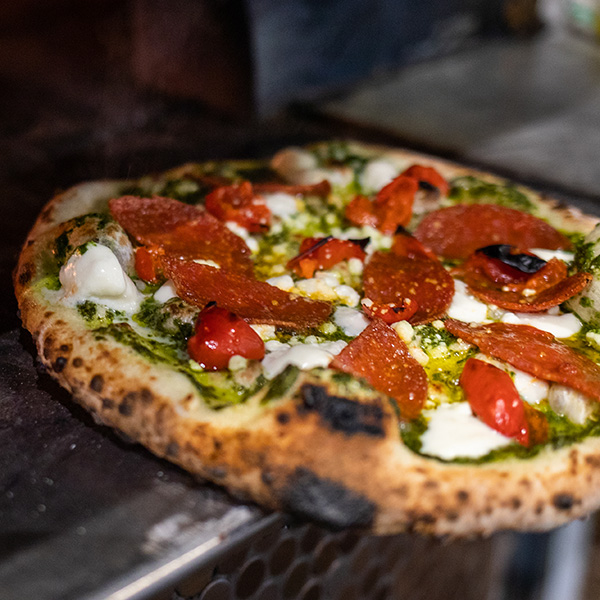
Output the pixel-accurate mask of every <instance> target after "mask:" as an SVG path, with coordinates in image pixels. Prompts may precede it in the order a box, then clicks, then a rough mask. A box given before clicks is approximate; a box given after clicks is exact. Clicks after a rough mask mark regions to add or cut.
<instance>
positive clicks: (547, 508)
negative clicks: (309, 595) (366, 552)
mask: <svg viewBox="0 0 600 600" xmlns="http://www.w3.org/2000/svg"><path fill="white" fill-rule="evenodd" d="M597 222H598V220H597V219H596V218H594V217H591V216H586V215H584V214H582V213H581V212H580V211H578V210H577V209H575V208H572V207H567V206H563V205H560V204H558V203H557V202H555V201H553V200H551V199H548V198H545V197H543V196H542V195H540V194H538V193H536V192H534V191H532V190H530V189H527V188H524V187H522V186H519V185H515V184H513V183H511V182H509V181H506V180H504V179H502V178H499V177H496V176H493V175H491V174H488V173H483V172H479V171H475V170H473V169H470V168H466V167H463V166H460V165H457V164H453V163H450V162H446V161H443V160H441V159H437V158H435V157H431V156H425V155H420V154H415V153H413V152H409V151H405V150H400V149H392V148H387V147H378V146H369V145H365V144H362V143H356V142H323V143H318V144H314V145H312V146H308V147H303V148H287V149H284V150H282V151H280V152H279V153H277V154H276V155H275V156H274V157H272V158H270V159H269V160H261V161H220V162H211V163H203V164H187V165H184V166H182V167H179V168H176V169H173V170H171V171H168V172H166V173H162V174H160V175H153V176H148V177H143V178H141V179H139V180H136V181H101V182H91V183H84V184H82V185H78V186H76V187H74V188H72V189H70V190H68V191H66V192H64V193H62V194H60V195H58V196H56V197H55V198H54V199H52V200H51V201H50V203H49V204H48V205H47V206H46V207H45V208H44V209H43V210H42V212H41V214H40V216H39V218H38V219H37V222H36V223H35V224H34V226H33V229H32V231H31V233H30V234H29V237H28V238H27V240H26V243H25V245H24V247H23V250H22V252H21V255H20V259H19V262H18V266H17V268H16V270H15V274H14V284H15V290H16V295H17V298H18V302H19V308H20V314H21V318H22V321H23V324H24V326H25V327H26V328H27V329H28V330H29V331H30V332H31V334H32V335H33V338H34V340H35V342H36V344H37V348H38V351H39V355H40V358H41V361H42V362H43V364H44V365H45V366H46V367H47V370H48V372H49V373H50V374H51V375H52V376H53V377H54V378H55V379H56V380H57V381H58V382H59V383H60V384H61V385H62V386H64V387H65V388H67V389H68V390H69V391H70V392H71V394H72V395H73V398H74V399H75V401H77V402H78V403H80V404H82V405H83V406H84V407H85V408H86V409H87V410H88V411H90V412H91V413H92V414H93V415H94V417H95V418H96V419H97V420H98V421H99V422H100V423H103V424H106V425H109V426H110V427H112V428H115V429H116V430H119V431H120V432H122V433H124V434H125V435H126V436H128V437H129V438H132V439H133V440H136V441H137V442H139V443H141V444H142V445H144V446H145V447H147V448H148V449H149V450H150V451H152V452H153V453H155V454H157V455H159V456H161V457H165V458H166V459H168V460H170V461H172V462H174V463H176V464H178V465H180V466H181V467H183V468H184V469H186V470H188V471H190V472H192V473H194V474H196V475H197V476H199V477H201V478H204V479H206V480H209V481H211V482H214V483H216V484H218V485H221V486H224V487H225V488H227V489H228V490H229V491H230V492H231V493H232V494H234V495H235V496H236V497H238V498H241V499H244V500H251V501H255V502H257V503H258V504H260V505H262V506H264V507H267V508H268V509H275V510H283V511H288V512H290V513H293V514H296V515H300V516H302V517H305V518H309V519H313V520H315V521H318V522H320V523H323V524H326V525H328V526H331V527H357V528H362V529H365V530H369V531H372V532H375V533H379V534H390V533H394V532H400V531H415V532H420V533H424V534H433V535H439V536H456V537H458V536H471V535H482V534H483V535H485V534H489V533H491V532H493V531H496V530H499V529H515V530H546V529H549V528H551V527H554V526H557V525H560V524H562V523H565V522H568V521H569V520H571V519H574V518H579V517H582V516H585V515H587V514H589V513H590V512H591V511H593V510H595V509H596V508H597V507H598V506H599V505H600V411H599V410H598V406H599V401H600V367H599V364H600V282H599V280H598V278H597V275H598V273H600V241H599V240H600V228H596V225H597Z"/></svg>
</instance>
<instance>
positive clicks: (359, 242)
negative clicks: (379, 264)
mask: <svg viewBox="0 0 600 600" xmlns="http://www.w3.org/2000/svg"><path fill="white" fill-rule="evenodd" d="M348 241H349V242H352V243H353V244H356V245H357V246H360V247H361V249H362V250H364V249H365V248H366V247H367V246H368V245H369V242H370V241H371V238H370V237H365V238H360V239H349V240H348Z"/></svg>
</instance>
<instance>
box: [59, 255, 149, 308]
mask: <svg viewBox="0 0 600 600" xmlns="http://www.w3.org/2000/svg"><path fill="white" fill-rule="evenodd" d="M59 279H60V282H61V284H62V286H63V290H62V291H63V296H62V297H63V301H64V302H65V303H67V304H69V305H73V306H74V305H76V304H78V303H80V302H84V301H86V300H90V301H92V302H95V303H96V304H101V305H103V306H106V307H107V308H111V309H113V310H118V311H123V312H125V313H128V314H133V313H134V312H136V311H138V310H139V307H140V303H141V301H142V300H143V299H144V296H143V295H142V294H141V293H140V292H139V291H138V289H137V288H136V287H135V284H134V283H133V281H132V280H131V279H130V278H129V276H128V275H127V274H126V273H125V271H123V269H122V268H121V265H120V263H119V261H118V259H117V257H116V256H115V255H114V254H113V253H112V252H111V250H110V249H109V248H107V247H106V246H102V245H98V244H88V246H87V248H86V251H85V252H84V253H83V254H78V253H77V254H73V256H71V257H70V258H69V260H68V261H67V262H66V264H65V265H63V266H62V267H61V269H60V273H59Z"/></svg>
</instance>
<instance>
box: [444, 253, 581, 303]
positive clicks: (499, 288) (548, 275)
mask: <svg viewBox="0 0 600 600" xmlns="http://www.w3.org/2000/svg"><path fill="white" fill-rule="evenodd" d="M454 273H455V274H457V275H458V276H459V277H460V278H461V279H462V280H463V281H464V282H465V283H466V284H467V285H468V286H469V290H470V291H471V293H472V294H473V295H474V296H476V297H477V298H479V299H480V300H483V301H484V302H487V303H488V304H495V305H496V306H499V307H500V308H503V309H505V310H512V311H518V312H529V313H532V312H542V311H544V310H548V309H549V308H552V307H553V306H558V305H559V304H560V303H561V302H564V301H565V300H568V299H569V298H572V297H573V296H574V295H575V294H578V293H579V292H581V291H582V290H583V289H584V288H585V287H586V286H587V285H588V283H589V282H590V281H591V280H592V276H591V275H590V274H589V273H575V274H574V275H571V276H570V277H567V266H566V265H565V263H564V262H562V261H561V260H558V259H557V258H553V259H552V260H550V261H549V262H548V263H546V265H545V266H544V267H542V268H541V269H540V270H539V271H538V272H537V273H534V274H532V275H530V276H529V277H528V278H527V279H526V280H525V281H513V282H508V281H506V282H505V283H504V284H503V285H502V284H501V283H497V282H496V281H493V280H492V279H491V278H490V277H489V275H488V273H487V272H486V269H484V268H483V267H482V266H481V263H480V261H479V260H478V259H477V253H475V255H474V258H473V259H469V260H468V261H467V262H466V263H465V264H464V265H462V266H461V267H459V268H458V269H455V270H454Z"/></svg>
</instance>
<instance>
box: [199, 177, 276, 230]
mask: <svg viewBox="0 0 600 600" xmlns="http://www.w3.org/2000/svg"><path fill="white" fill-rule="evenodd" d="M205 206H206V210H207V211H208V212H209V213H211V214H212V215H214V216H215V217H217V219H219V220H220V221H223V222H225V221H233V222H234V223H237V224H238V225H240V226H241V227H244V228H245V229H247V230H248V231H250V232H261V231H266V230H268V229H269V225H270V223H271V211H270V210H269V208H268V207H267V206H266V204H265V203H264V201H263V200H262V198H261V197H260V196H258V195H257V194H255V192H254V190H253V189H252V184H251V183H250V182H249V181H244V182H243V183H240V184H234V185H225V186H221V187H218V188H216V189H214V190H213V191H212V192H210V194H208V196H206V204H205Z"/></svg>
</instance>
